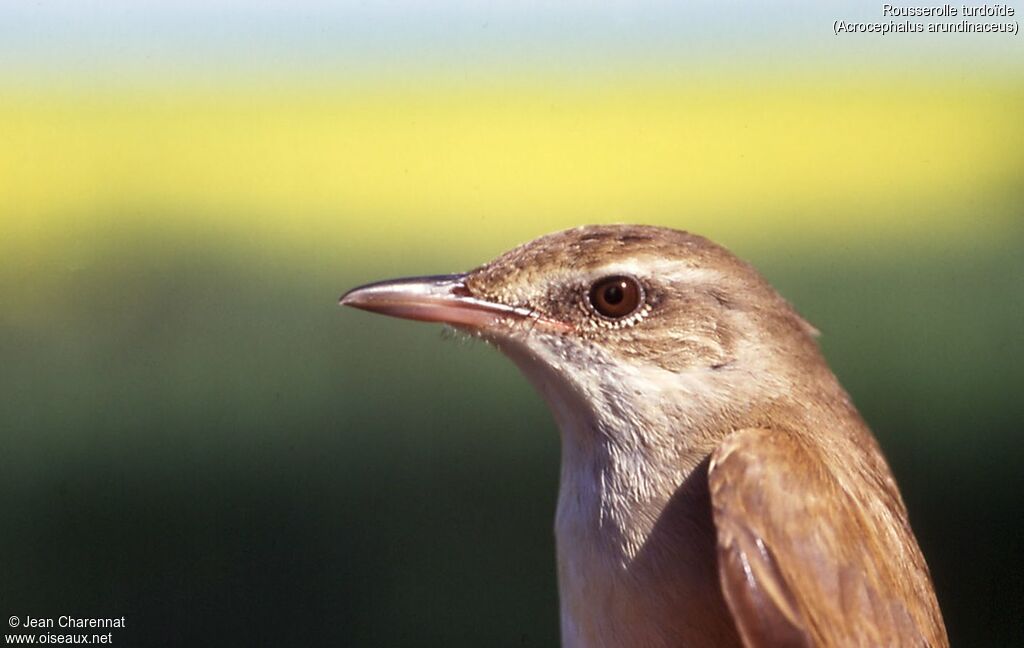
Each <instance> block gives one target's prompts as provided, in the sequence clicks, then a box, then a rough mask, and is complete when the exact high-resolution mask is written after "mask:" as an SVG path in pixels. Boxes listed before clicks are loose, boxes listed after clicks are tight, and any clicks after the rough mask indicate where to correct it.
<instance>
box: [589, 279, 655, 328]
mask: <svg viewBox="0 0 1024 648" xmlns="http://www.w3.org/2000/svg"><path fill="white" fill-rule="evenodd" d="M589 297H590V305H591V306H593V307H594V310H595V311H597V312H598V314H600V315H603V316H605V317H609V318H611V319H620V318H622V317H626V316H627V315H632V314H633V313H634V312H636V309H638V308H639V307H640V302H642V301H643V297H644V291H643V289H642V288H641V287H640V283H639V282H638V281H637V280H636V279H634V278H632V277H622V276H615V277H605V278H603V279H598V280H597V281H595V282H594V284H593V285H592V286H591V287H590V295H589Z"/></svg>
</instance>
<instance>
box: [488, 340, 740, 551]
mask: <svg viewBox="0 0 1024 648" xmlns="http://www.w3.org/2000/svg"><path fill="white" fill-rule="evenodd" d="M502 351H503V352H505V354H506V355H508V356H509V357H510V358H511V359H512V360H513V361H514V362H515V363H516V364H517V365H518V366H519V367H520V369H521V370H522V372H523V373H524V374H525V375H526V377H527V378H528V379H529V381H530V382H531V383H532V384H533V385H534V387H535V388H536V389H537V391H538V392H539V393H540V395H541V396H542V397H543V398H544V400H545V401H546V402H547V404H548V406H549V407H550V409H551V411H552V414H553V416H554V419H555V422H556V424H557V425H558V427H559V429H560V432H561V438H562V466H561V484H560V490H559V504H558V512H557V518H556V532H557V534H558V536H559V544H560V545H561V546H565V547H573V548H572V549H566V550H567V551H578V550H579V548H580V547H590V548H591V549H593V550H595V551H597V552H599V553H600V554H602V555H603V556H605V557H607V558H608V559H609V560H614V561H615V562H617V563H619V564H620V565H621V566H622V567H627V566H628V564H629V563H630V562H631V561H632V560H633V559H634V558H635V557H636V555H637V553H638V552H639V551H640V549H641V548H642V547H643V546H644V544H645V542H646V541H647V538H648V537H649V535H650V533H651V530H652V528H653V525H654V523H655V522H656V520H658V518H659V517H660V514H661V511H662V510H663V509H664V507H665V506H666V505H667V504H668V502H669V500H670V499H671V498H672V495H673V493H674V492H676V490H677V489H678V487H679V485H680V484H682V483H683V482H685V481H686V479H687V478H688V477H689V475H690V474H691V473H692V472H693V471H694V470H695V469H696V468H697V466H698V465H699V464H700V462H701V461H702V460H704V459H705V458H706V457H707V455H708V454H709V453H710V452H711V450H712V449H713V448H714V446H715V445H716V444H717V442H718V440H719V439H720V438H721V436H722V435H723V434H724V425H725V423H724V420H725V417H724V416H723V414H722V413H723V412H726V411H728V410H729V409H730V408H731V407H732V405H731V403H730V402H729V399H730V398H731V397H732V395H733V394H735V393H736V390H735V385H733V384H732V381H733V380H735V379H736V377H735V375H733V376H729V375H727V374H725V373H720V372H713V371H712V370H710V369H698V370H694V371H692V372H685V371H684V372H675V371H667V370H665V369H662V368H660V367H657V366H655V365H648V366H639V365H635V364H624V363H622V362H619V361H616V360H615V359H614V358H610V357H608V356H607V355H606V354H604V353H603V352H602V351H601V350H600V349H590V350H589V351H588V352H587V357H585V358H582V357H579V356H575V357H572V358H568V359H567V358H566V357H565V355H563V354H562V353H560V352H558V351H552V350H550V349H546V348H543V347H542V348H537V347H535V346H532V345H531V347H529V348H527V347H525V346H521V345H516V346H511V347H510V346H502ZM567 362H568V363H569V364H566V363H567ZM576 368H579V370H576Z"/></svg>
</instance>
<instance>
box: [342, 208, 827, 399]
mask: <svg viewBox="0 0 1024 648" xmlns="http://www.w3.org/2000/svg"><path fill="white" fill-rule="evenodd" d="M340 303H341V304H343V305H346V306H353V307H356V308H360V309H363V310H368V311H372V312H377V313H382V314H385V315H392V316H397V317H404V318H408V319H416V320H424V321H431V322H443V323H446V324H450V325H452V326H454V327H456V328H458V329H461V330H463V331H466V332H469V333H470V334H472V335H475V336H478V337H481V338H483V339H485V340H487V341H489V342H491V343H493V344H494V345H495V346H497V347H498V348H499V349H501V350H502V351H503V352H505V353H506V354H507V355H508V356H510V357H511V358H512V359H513V360H514V361H515V362H516V363H517V364H518V365H519V366H520V368H521V369H523V371H524V372H525V373H526V374H527V376H528V377H530V378H531V379H532V381H533V382H534V383H535V385H536V386H537V387H538V388H539V389H540V391H541V393H542V395H544V396H545V397H546V398H547V399H548V400H549V402H551V403H552V405H553V406H554V409H555V411H556V417H557V415H558V410H559V409H594V408H595V407H597V408H599V409H601V410H602V411H601V412H599V413H600V414H603V415H605V416H607V415H608V414H609V410H612V411H614V410H616V409H621V408H622V407H623V404H624V402H629V401H631V400H635V399H636V398H641V397H642V398H648V399H649V398H652V397H657V395H658V394H662V393H665V392H668V391H670V392H672V393H674V394H680V393H682V394H690V395H691V396H692V399H691V400H695V401H700V403H699V404H702V405H704V406H705V409H706V408H712V409H713V408H715V407H719V408H721V407H724V406H726V405H728V404H729V403H725V402H722V401H723V400H730V399H733V400H738V401H743V400H749V398H750V397H751V396H752V394H750V393H748V392H749V390H743V389H734V388H733V387H734V386H735V385H738V384H740V383H742V384H747V383H749V384H751V385H755V386H756V387H757V389H758V391H759V393H765V392H766V390H767V391H768V392H770V391H771V388H772V386H775V389H777V390H785V389H786V386H785V384H784V383H785V376H786V371H785V366H786V365H788V364H791V363H792V362H794V361H795V360H797V359H799V358H803V357H807V356H811V357H813V356H816V354H817V348H816V345H815V344H814V342H813V340H812V337H813V333H814V329H813V327H811V326H810V325H809V324H807V323H806V322H805V321H804V320H803V319H801V318H800V316H799V315H797V314H796V312H795V311H794V310H793V309H792V308H791V307H790V306H789V304H788V303H787V302H786V301H785V300H784V299H782V298H781V297H780V296H779V295H778V293H776V292H775V290H774V289H773V288H772V287H771V286H770V285H769V284H768V283H767V282H766V281H765V280H764V279H762V278H761V276H760V275H759V274H758V273H757V271H755V270H754V269H753V268H752V267H751V266H749V265H748V264H746V263H745V262H743V261H741V260H739V259H738V258H737V257H735V256H734V255H733V254H731V253H730V252H728V251H727V250H726V249H724V248H723V247H721V246H719V245H716V244H714V243H712V242H711V241H708V240H707V239H705V238H702V237H700V236H696V235H693V234H689V233H686V232H681V231H677V230H672V229H666V228H659V227H648V226H631V225H610V226H586V227H578V228H575V229H570V230H565V231H562V232H557V233H554V234H549V235H547V236H543V237H541V238H538V239H535V240H533V241H531V242H529V243H526V244H524V245H522V246H520V247H517V248H515V249H513V250H511V251H509V252H507V253H505V254H503V255H501V256H499V257H498V258H496V259H495V260H493V261H491V262H490V263H487V264H485V265H483V266H480V267H479V268H476V269H474V270H471V271H469V272H467V273H465V274H459V275H444V276H434V277H419V278H413V279H399V280H394V281H384V282H379V283H375V284H370V285H367V286H362V287H359V288H355V289H353V290H351V291H349V292H348V293H346V294H345V295H344V296H342V298H341V302H340ZM769 367H770V370H769ZM765 395H766V396H768V397H769V398H770V397H771V394H770V393H765ZM733 397H735V398H733ZM676 401H678V399H676ZM712 401H714V402H712ZM559 405H561V407H560V406H559Z"/></svg>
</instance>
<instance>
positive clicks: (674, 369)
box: [342, 226, 948, 648]
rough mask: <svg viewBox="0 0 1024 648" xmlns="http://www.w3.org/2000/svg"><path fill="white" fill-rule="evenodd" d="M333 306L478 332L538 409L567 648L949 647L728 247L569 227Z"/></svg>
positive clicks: (871, 494) (663, 234)
mask: <svg viewBox="0 0 1024 648" xmlns="http://www.w3.org/2000/svg"><path fill="white" fill-rule="evenodd" d="M342 303H343V304H346V305H351V306H355V307H358V308H363V309H365V310H371V311H375V312H381V313H385V314H390V315H396V316H400V317H408V318H412V319H421V320H427V321H440V322H447V323H449V324H452V325H454V326H457V327H459V328H461V329H463V330H466V331H469V332H471V333H472V334H475V335H478V336H480V337H482V338H484V339H486V340H488V341H490V342H492V343H493V344H495V345H496V346H497V347H498V348H499V349H501V350H502V351H503V352H504V353H505V354H507V355H508V356H509V357H510V358H511V359H512V360H513V361H515V362H516V363H517V364H518V365H519V366H520V368H521V369H522V370H523V372H524V374H525V375H526V376H527V377H528V378H529V379H530V381H531V382H532V383H533V384H534V385H535V387H536V388H537V389H538V391H539V392H540V394H541V395H542V396H543V397H544V399H545V400H546V401H547V402H548V404H549V405H550V407H551V409H552V412H553V414H554V417H555V420H556V422H557V423H558V426H559V428H560V430H561V433H562V474H561V487H560V493H559V502H558V511H557V514H556V523H555V528H556V537H557V544H558V564H559V589H560V596H561V608H562V640H563V644H564V645H565V646H587V647H591V646H650V647H657V646H740V645H743V646H747V647H748V648H749V647H761V646H936V647H939V646H946V645H948V640H947V638H946V634H945V629H944V627H943V623H942V617H941V614H940V612H939V608H938V604H937V602H936V599H935V594H934V592H933V589H932V585H931V581H930V578H929V575H928V569H927V566H926V565H925V561H924V558H923V557H922V555H921V552H920V549H919V548H918V546H917V542H916V540H915V539H914V535H913V532H912V531H911V529H910V525H909V522H908V520H907V512H906V508H905V507H904V504H903V501H902V499H901V498H900V495H899V491H898V490H897V487H896V484H895V482H894V480H893V477H892V474H891V472H890V471H889V468H888V466H887V465H886V463H885V460H884V459H883V457H882V454H881V452H880V451H879V448H878V445H877V443H876V442H875V439H874V437H873V436H872V435H871V432H870V431H869V430H868V428H867V427H866V425H865V424H864V422H863V421H862V419H861V418H860V416H859V415H858V413H857V411H856V409H855V408H854V407H853V405H852V403H851V402H850V399H849V397H848V396H847V395H846V393H845V392H844V391H843V389H842V387H841V386H840V385H839V383H838V381H837V380H836V379H835V376H834V375H833V374H832V372H831V371H830V370H829V368H828V366H827V365H826V363H825V361H824V359H823V357H822V356H821V354H820V352H819V350H818V346H817V343H816V341H815V339H814V337H815V335H816V331H815V330H814V328H813V327H812V326H810V325H809V324H808V323H807V322H805V321H804V320H803V319H802V318H801V317H800V316H799V315H798V314H797V313H796V312H795V311H794V310H793V308H792V307H791V306H790V305H789V304H788V303H787V302H786V301H785V300H784V299H782V298H781V297H780V296H779V295H778V293H777V292H776V291H775V290H774V289H773V288H772V287H771V286H770V285H769V284H768V283H767V282H766V281H764V279H762V278H761V276H760V275H759V274H758V273H757V272H756V271H755V270H754V269H753V268H752V267H751V266H749V265H748V264H746V263H744V262H742V261H740V260H739V259H737V258H736V257H735V256H733V255H732V254H731V253H729V252H728V251H726V250H725V249H724V248H722V247H720V246H718V245H715V244H714V243H711V242H710V241H708V240H706V239H703V238H701V237H699V236H694V235H692V234H687V233H684V232H678V231H675V230H669V229H663V228H655V227H641V226H592V227H581V228H576V229H573V230H568V231H565V232H559V233H556V234H552V235H549V236H545V237H542V238H539V239H537V240H535V241H532V242H530V243H527V244H526V245H523V246H521V247H519V248H516V249H514V250H512V251H510V252H508V253H506V254H504V255H502V256H501V257H499V258H497V259H496V260H494V261H492V262H491V263H488V264H486V265H484V266H482V267H480V268H478V269H476V270H473V271H471V272H469V273H466V274H465V275H452V276H446V277H428V278H420V279H414V280H401V281H397V282H383V283H380V284H373V285H371V286H365V287H362V288H357V289H355V290H353V291H350V292H349V293H347V294H346V295H345V296H344V297H343V298H342Z"/></svg>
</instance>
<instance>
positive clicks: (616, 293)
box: [604, 283, 625, 304]
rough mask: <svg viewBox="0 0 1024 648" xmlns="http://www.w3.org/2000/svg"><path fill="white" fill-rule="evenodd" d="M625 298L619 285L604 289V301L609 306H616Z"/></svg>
mask: <svg viewBox="0 0 1024 648" xmlns="http://www.w3.org/2000/svg"><path fill="white" fill-rule="evenodd" d="M623 297H625V293H624V292H623V289H622V284H621V283H616V284H613V285H611V286H608V287H607V288H605V289H604V300H605V301H606V302H608V303H609V304H618V303H619V302H621V301H622V298H623Z"/></svg>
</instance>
